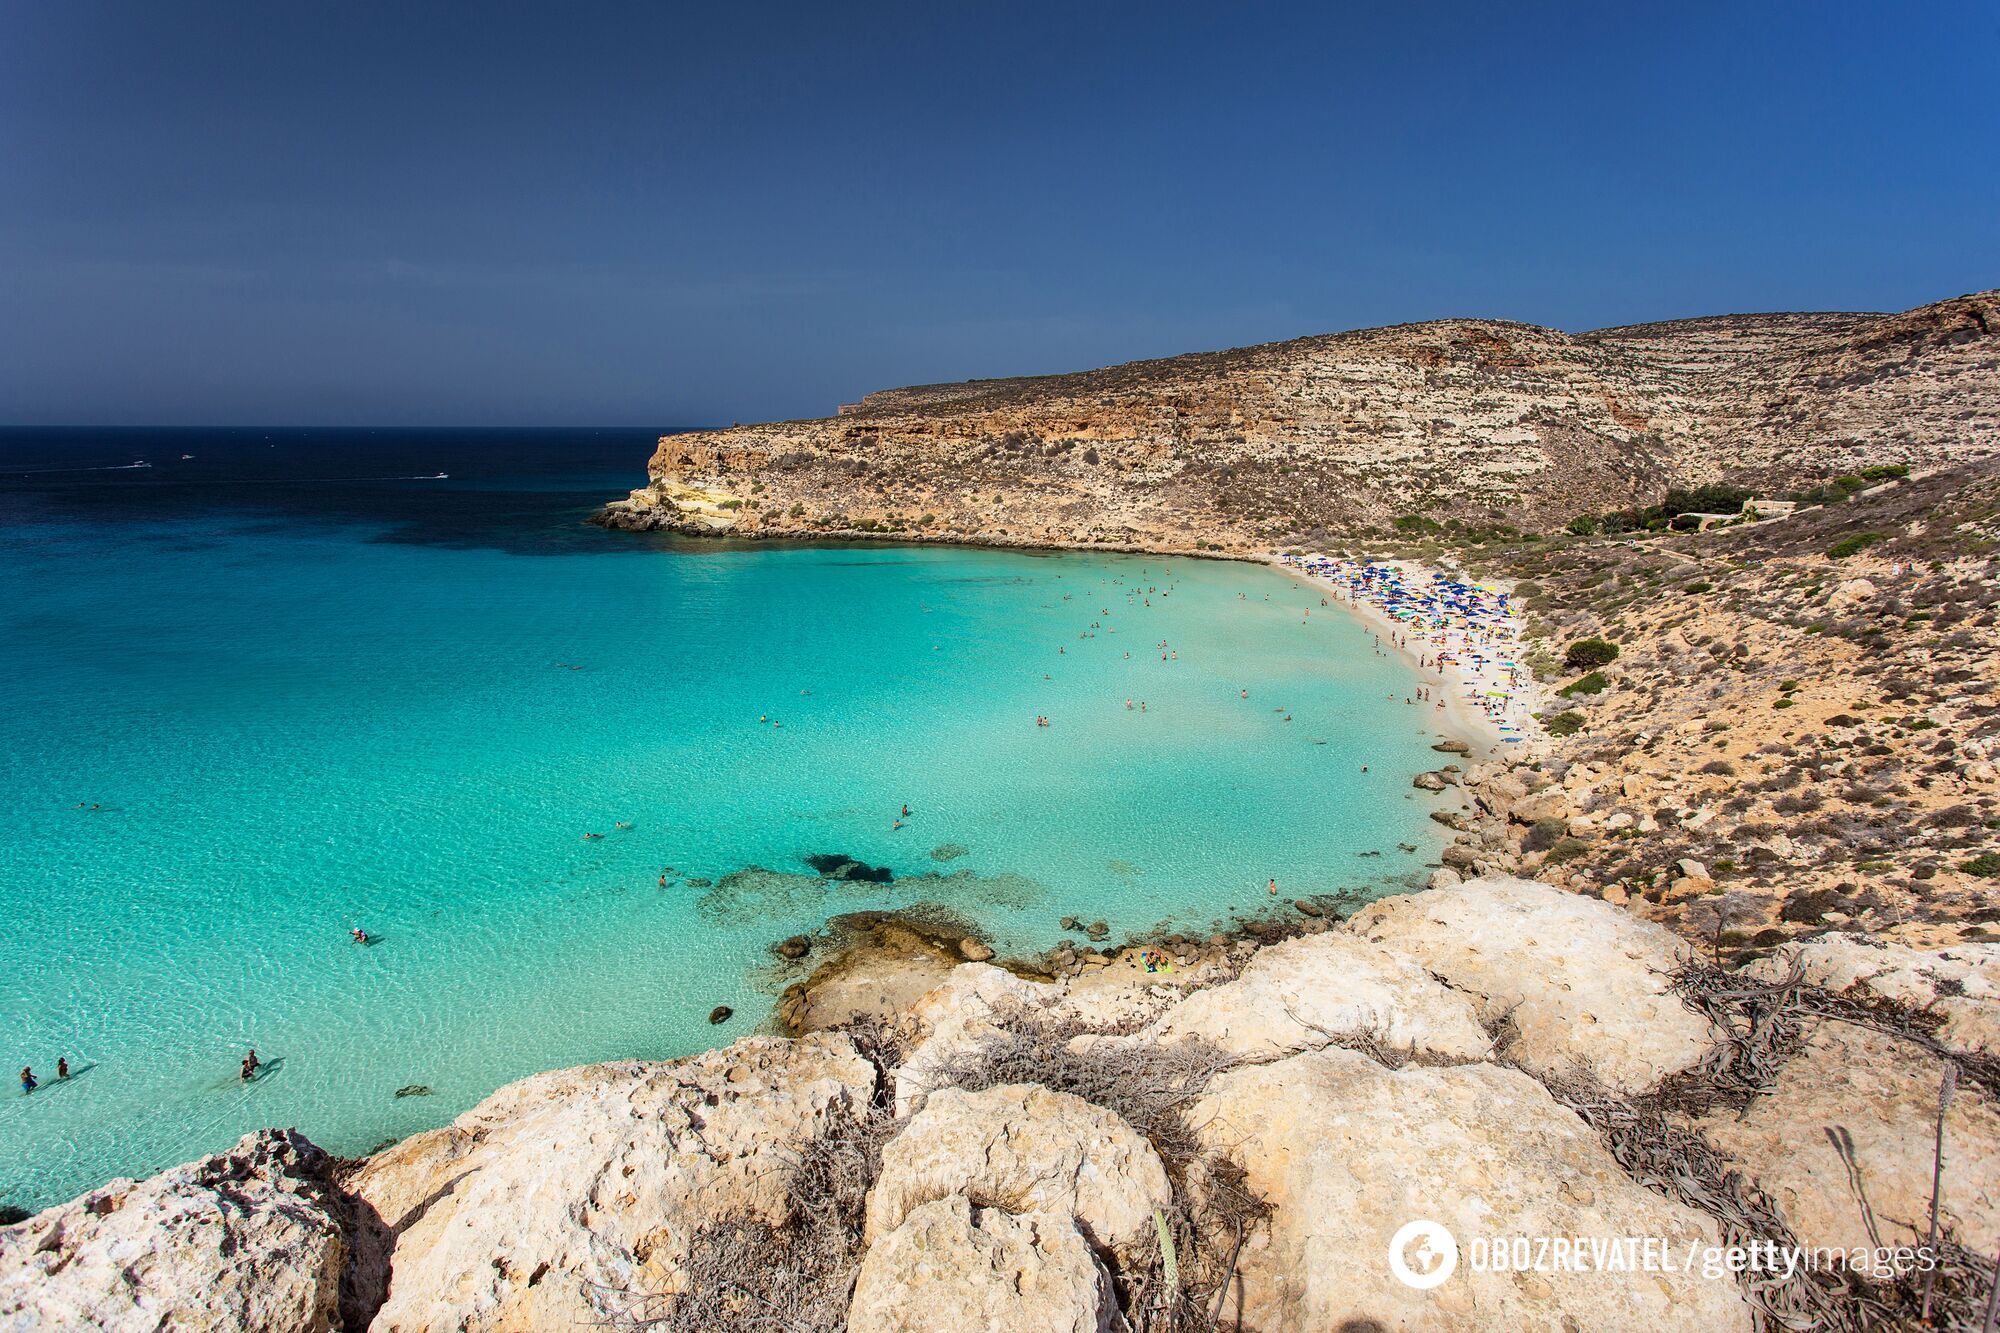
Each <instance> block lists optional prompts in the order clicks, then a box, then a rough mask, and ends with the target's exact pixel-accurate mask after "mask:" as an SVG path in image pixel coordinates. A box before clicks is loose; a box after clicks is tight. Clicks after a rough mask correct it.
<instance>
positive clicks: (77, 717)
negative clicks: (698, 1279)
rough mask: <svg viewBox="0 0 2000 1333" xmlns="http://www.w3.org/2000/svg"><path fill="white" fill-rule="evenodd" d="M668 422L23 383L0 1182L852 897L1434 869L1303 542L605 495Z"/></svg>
mask: <svg viewBox="0 0 2000 1333" xmlns="http://www.w3.org/2000/svg"><path fill="white" fill-rule="evenodd" d="M657 433H658V432H657V431H652V430H644V429H589V430H584V429H579V430H534V431H528V430H299V429H269V430H239V429H230V430H200V429H173V430H128V429H121V430H96V429H92V430H83V429H66V430H41V429H14V430H6V431H0V922H4V928H0V1059H4V1060H7V1061H10V1062H11V1063H9V1064H8V1065H7V1070H8V1072H9V1073H10V1075H11V1074H12V1071H13V1070H15V1069H16V1068H18V1067H20V1066H24V1065H26V1066H32V1067H33V1069H34V1072H35V1074H36V1075H37V1076H38V1077H39V1078H40V1079H41V1080H42V1086H41V1087H40V1089H39V1090H38V1091H36V1092H34V1093H33V1094H31V1095H23V1094H22V1093H21V1092H20V1091H19V1086H18V1082H17V1081H16V1080H15V1079H13V1078H12V1077H10V1078H9V1079H8V1080H7V1082H6V1083H5V1085H4V1087H0V1205H5V1206H9V1207H15V1208H27V1209H36V1208H40V1207H44V1206H47V1205H49V1204H51V1203H55V1202H59V1201H61V1200H63V1199H66V1198H69V1197H71V1196H72V1195H75V1194H77V1193H79V1192H81V1191H83V1190H86V1189H89V1188H92V1187H95V1186H97V1185H99V1184H101V1183H103V1182H104V1181H106V1180H107V1179H110V1178H112V1177H115V1176H120V1175H130V1176H142V1175H145V1174H148V1173H150V1172H154V1171H157V1170H159V1169H161V1168H163V1167H166V1166H169V1165H172V1164H174V1163H178V1162H182V1161H186V1160H189V1159H192V1158H194V1157H197V1156H200V1155H202V1154H204V1153H209V1152H214V1151H217V1150H220V1149H223V1148H225V1147H227V1146H228V1145H230V1144H231V1143H233V1142H234V1141H235V1140H236V1139H237V1138H238V1137H239V1136H241V1135H242V1134H244V1133H247V1132H249V1131H252V1130H255V1129H258V1128H260V1127H265V1126H296V1127H298V1128H299V1129H300V1130H301V1131H303V1132H304V1133H305V1134H306V1135H307V1136H308V1137H309V1138H311V1139H312V1140H313V1141H315V1142H316V1143H318V1144H320V1145H321V1146H322V1147H324V1148H326V1149H328V1150H330V1151H332V1152H335V1153H340V1154H361V1153H366V1152H368V1151H371V1150H372V1149H375V1148H377V1147H379V1146H381V1145H383V1144H384V1143H386V1142H388V1141H392V1140H394V1139H397V1138H400V1137H402V1136H405V1135H408V1134H411V1133H413V1132H416V1131H419V1130H423V1129H427V1128H431V1127H433V1126H436V1125H440V1124H443V1123H445V1122H447V1121H449V1120H450V1119H451V1118H452V1117H454V1116H456V1115H458V1114H459V1113H461V1112H463V1111H465V1110H466V1109H468V1108H469V1107H471V1106H472V1105H474V1104H475V1103H476V1102H478V1101H479V1100H480V1099H481V1098H483V1097H485V1096H486V1095H487V1094H489V1093H491V1092H492V1091H493V1090H494V1089H495V1088H497V1087H499V1086H501V1085H502V1084H504V1083H507V1082H509V1081H510V1080H513V1079H516V1078H519V1077H522V1076H524V1075H527V1074H530V1073H534V1072H537V1071H540V1070H544V1069H551V1068H560V1067H563V1066H567V1065H575V1064H583V1063H588V1062H592V1061H602V1060H610V1059H617V1058H628V1057H640V1058H667V1057H674V1056H679V1055H685V1054H688V1053H690V1052H693V1051H696V1050H700V1049H705V1048H707V1047H710V1046H714V1045H718V1044H722V1043H725V1042H727V1041H730V1040H732V1039H735V1038H737V1037H740V1036H744V1035H746V1034H749V1033H752V1032H755V1031H758V1030H759V1029H760V1028H768V1026H769V1024H770V1021H771V1015H772V1012H773V1009H774V1005H775V1002H776V998H777V995H778V993H779V992H780V990H781V989H782V987H783V985H784V984H785V983H786V982H787V981H789V980H794V979H796V978H797V976H798V975H799V973H798V971H797V970H796V969H788V968H787V966H786V965H785V964H782V963H781V962H780V961H779V960H777V959H776V958H774V956H773V954H772V952H771V949H770V946H771V945H772V943H773V942H774V941H779V940H782V939H784V938H785V937H787V936H791V935H794V934H798V933H811V932H814V931H816V930H818V929H820V928H822V927H823V925H824V923H825V922H826V921H827V919H828V918H829V917H831V916H834V915H837V914H841V913H846V912H854V911H864V910H880V909H905V910H912V909H915V910H924V911H941V912H946V913H950V914H952V915H954V916H955V917H957V918H958V919H961V920H963V921H965V922H967V923H969V924H970V925H972V926H973V927H975V928H976V929H977V930H978V931H979V932H981V934H982V936H983V937H984V938H986V939H987V940H988V941H989V942H991V943H992V944H993V945H994V946H995V947H996V948H998V949H1000V950H1002V951H1005V952H1020V953H1026V952H1029V951H1040V950H1043V949H1046V948H1048V947H1050V946H1051V945H1053V944H1055V943H1056V942H1058V941H1059V940H1061V939H1063V938H1065V936H1066V934H1068V932H1065V931H1064V930H1063V928H1062V926H1061V924H1060V922H1061V919H1062V918H1064V917H1066V916H1068V917H1076V918H1078V919H1080V920H1082V921H1085V922H1090V921H1095V920H1103V921H1104V922H1106V923H1107V924H1108V925H1109V927H1110V929H1111V932H1112V934H1111V939H1112V941H1113V942H1114V943H1115V942H1116V941H1118V940H1121V939H1124V938H1127V937H1131V936H1144V935H1146V934H1148V933H1154V932H1161V931H1166V930H1186V931H1200V932H1205V931H1208V930H1211V929H1215V928H1219V927H1225V926H1227V925H1228V924H1229V923H1231V922H1232V921H1237V920H1240V919H1242V918H1244V917H1246V916H1253V915H1257V914H1261V913H1264V912H1266V911H1268V910H1269V909H1270V907H1271V905H1272V899H1271V898H1270V896H1269V894H1268V892H1267V883H1268V881H1270V880H1273V879H1275V880H1276V881H1277V884H1278V888H1279V892H1280V895H1281V899H1282V900H1286V901H1288V900H1290V899H1293V898H1300V897H1306V896H1311V895H1340V896H1343V897H1345V898H1347V899H1350V900H1354V901H1361V900H1365V899H1368V898H1372V897H1377V896H1380V895H1382V894H1384V893H1390V892H1400V891H1405V890H1407V889H1409V888H1411V887H1414V886H1415V885H1417V884H1419V883H1421V880H1422V876H1423V873H1424V863H1425V862H1426V861H1428V860H1431V859H1433V857H1434V855H1435V852H1436V851H1437V850H1438V848H1439V846H1440V838H1441V836H1442V834H1441V830H1440V829H1439V826H1438V825H1437V824H1435V823H1434V822H1432V821H1431V820H1429V819H1428V818H1427V815H1428V812H1429V809H1430V808H1431V807H1430V804H1429V802H1430V801H1431V799H1432V798H1429V797H1427V796H1426V795H1425V794H1424V793H1421V792H1416V791H1414V790H1413V789H1412V787H1411V785H1410V778H1411V776H1412V774H1413V773H1415V772H1416V771H1418V770H1419V769H1421V768H1425V767H1429V766H1431V764H1432V763H1433V762H1434V761H1435V759H1436V756H1435V755H1434V754H1432V753H1431V751H1430V749H1429V745H1430V744H1431V742H1432V741H1434V740H1436V739H1437V737H1436V735H1435V734H1434V733H1433V732H1432V730H1431V729H1430V728H1431V726H1432V725H1433V723H1432V716H1433V715H1432V712H1431V710H1430V709H1427V708H1422V707H1411V706H1408V705H1406V704H1405V703H1404V699H1405V698H1406V696H1409V695H1410V694H1411V693H1412V692H1413V690H1414V687H1415V681H1414V678H1413V676H1412V674H1411V672H1410V669H1409V668H1408V666H1407V665H1406V664H1404V663H1403V662H1402V661H1401V660H1400V659H1398V658H1397V657H1395V656H1394V655H1392V654H1391V653H1390V652H1389V651H1388V650H1387V649H1383V648H1378V647H1377V646H1376V644H1375V642H1374V637H1373V635H1372V633H1371V632H1370V631H1368V630H1367V629H1365V628H1363V627H1362V626H1361V625H1360V623H1359V622H1358V621H1356V620H1354V619H1352V618H1350V617H1349V616H1348V615H1347V614H1346V613H1345V612H1344V611H1343V610H1342V609H1341V608H1340V607H1339V606H1338V605H1334V606H1328V605H1326V604H1325V603H1324V602H1323V601H1322V600H1321V598H1320V595H1319V593H1318V592H1317V591H1316V590H1315V589H1313V588H1312V587H1310V586H1307V585H1305V584H1303V583H1301V582H1299V581H1297V580H1294V579H1291V578H1288V577H1285V576H1283V575H1281V574H1279V573H1276V572H1274V571H1272V570H1270V569H1268V568H1265V567H1263V566H1259V565H1254V564H1245V563H1235V562H1226V561H1208V560H1193V559H1167V558H1159V557H1152V556H1140V555H1113V554H1096V553H1055V552H1030V551H1013V550H1006V551H1002V550H985V549H974V548H961V547H948V546H918V545H889V544H866V545H826V544H817V545H808V544H774V543H749V542H728V541H715V540H697V539H685V538H677V537H672V536H666V535H652V534H648V535H640V534H631V533H620V532H611V531H606V530H603V529H600V528H597V527H594V526H592V525H590V524H589V523H588V522H587V519H588V516H589V514H590V513H591V511H592V510H593V509H594V508H595V507H596V506H598V505H599V504H601V503H602V502H603V501H605V500H607V499H610V498H616V497H619V496H622V495H623V494H624V492H625V491H627V490H629V489H630V488H632V487H633V486H636V485H639V484H641V483H642V482H643V481H644V465H645V461H646V459H647V457H648V456H649V455H650V453H651V452H652V447H653V443H654V439H655V437H656V435H657ZM1039 719H1046V722H1047V725H1041V724H1040V722H1039V721H1038V720H1039ZM905 806H907V807H908V808H909V813H908V815H907V816H905V815H904V814H903V813H902V812H903V808H904V807H905ZM899 825H900V826H899ZM829 858H830V859H829ZM843 862H853V863H857V864H858V866H859V867H860V870H859V871H855V870H850V871H847V872H843V875H844V876H846V877H834V878H828V877H825V876H823V875H822V874H820V873H819V869H816V867H818V868H824V867H826V866H829V865H833V864H837V863H843ZM864 872H865V873H864ZM857 876H858V877H857ZM356 927H359V928H361V929H363V930H365V931H366V932H367V934H368V936H369V937H370V941H371V942H370V943H368V944H365V945H364V944H359V943H357V942H355V941H354V939H353V938H352V936H351V935H350V932H351V931H352V930H353V929H355V928H356ZM1072 937H1073V936H1072ZM718 1006H726V1007H728V1008H729V1009H730V1010H731V1011H732V1014H731V1016H730V1017H729V1018H728V1019H727V1020H726V1021H724V1022H722V1023H720V1024H713V1023H711V1021H710V1018H711V1014H712V1013H714V1012H715V1011H716V1010H717V1008H718ZM251 1048H254V1049H255V1050H256V1052H257V1054H258V1056H259V1058H260V1059H261V1060H262V1062H263V1066H264V1071H265V1072H264V1073H263V1075H262V1077H260V1078H258V1079H256V1080H254V1081H251V1082H248V1083H245V1082H244V1081H242V1080H241V1079H240V1078H239V1076H238V1068H239V1063H240V1062H241V1060H242V1058H243V1056H244V1054H245V1053H246V1052H247V1051H248V1050H250V1049H251ZM59 1058H61V1059H65V1060H67V1062H68V1065H69V1070H70V1077H69V1078H68V1079H67V1080H66V1081H58V1080H57V1079H56V1078H55V1070H56V1062H57V1060H58V1059H59Z"/></svg>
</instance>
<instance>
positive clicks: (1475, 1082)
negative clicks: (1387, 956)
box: [1195, 1049, 1750, 1333]
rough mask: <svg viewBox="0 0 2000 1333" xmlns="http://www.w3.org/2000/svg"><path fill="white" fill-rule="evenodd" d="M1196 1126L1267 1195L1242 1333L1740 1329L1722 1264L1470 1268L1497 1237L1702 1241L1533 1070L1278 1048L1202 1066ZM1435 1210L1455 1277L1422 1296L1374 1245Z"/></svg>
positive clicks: (1246, 1266)
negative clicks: (1711, 1272) (1451, 1246)
mask: <svg viewBox="0 0 2000 1333" xmlns="http://www.w3.org/2000/svg"><path fill="white" fill-rule="evenodd" d="M1195 1119H1196V1120H1197V1122H1198V1123H1202V1124H1203V1125H1204V1128H1203V1130H1202V1135H1203V1138H1204V1139H1205V1140H1206V1141H1207V1142H1208V1143H1209V1144H1210V1145H1211V1146H1212V1147H1214V1148H1215V1149H1217V1150H1219V1151H1221V1152H1223V1153H1225V1154H1227V1155H1228V1156H1230V1157H1232V1158H1233V1159H1235V1160H1236V1161H1237V1162H1238V1163H1240V1164H1241V1165H1242V1166H1243V1167H1244V1169H1245V1171H1246V1172H1247V1179H1246V1183H1247V1184H1248V1186H1249V1187H1250V1188H1251V1189H1252V1190H1253V1191H1254V1192H1255V1193H1256V1194H1258V1195H1259V1196H1260V1197H1262V1198H1263V1199H1264V1200H1265V1201H1266V1202H1268V1203H1269V1204H1270V1205H1271V1206H1272V1210H1273V1211H1272V1215H1271V1218H1270V1220H1269V1222H1268V1223H1267V1224H1266V1225H1265V1226H1264V1227H1262V1228H1260V1229H1258V1230H1256V1231H1254V1232H1252V1234H1251V1238H1250V1240H1249V1241H1248V1242H1247V1243H1246V1244H1245V1245H1244V1247H1243V1253H1242V1258H1241V1266H1240V1273H1241V1280H1242V1287H1241V1295H1240V1304H1239V1303H1238V1301H1239V1298H1238V1297H1234V1296H1232V1298H1231V1299H1232V1304H1231V1310H1230V1313H1234V1312H1236V1311H1238V1310H1240V1311H1241V1314H1242V1323H1243V1326H1244V1327H1245V1328H1248V1329H1256V1330H1263V1331H1264V1333H1277V1331H1278V1330H1290V1329H1341V1328H1357V1329H1359V1328H1371V1329H1372V1328H1411V1329H1427V1330H1429V1329H1436V1330H1468V1331H1470V1330H1485V1329H1503V1328H1505V1329H1515V1328H1521V1329H1526V1328H1536V1329H1559V1328H1583V1329H1620V1330H1623V1329H1630V1330H1652V1329H1682V1328H1686V1329H1702V1330H1705V1331H1719V1330H1724V1329H1740V1328H1748V1327H1749V1326H1750V1315H1749V1310H1748V1307H1747V1306H1746V1305H1745V1304H1744V1302H1743V1299H1742V1297H1741V1296H1740V1295H1739V1294H1738V1291H1737V1287H1736V1284H1735V1282H1734V1281H1733V1280H1732V1279H1730V1278H1729V1277H1728V1276H1727V1275H1726V1274H1725V1275H1723V1276H1722V1277H1721V1278H1720V1279H1719V1280H1710V1279H1708V1278H1705V1277H1703V1276H1701V1275H1700V1274H1699V1273H1688V1272H1685V1271H1676V1272H1629V1273H1560V1272H1551V1273H1523V1274H1519V1275H1514V1274H1508V1273H1490V1272H1488V1273H1481V1272H1475V1271H1473V1266H1472V1264H1471V1263H1470V1262H1469V1247H1470V1245H1471V1243H1472V1242H1473V1241H1474V1240H1475V1239H1489V1238H1493V1237H1499V1236H1528V1237H1535V1236H1565V1237H1575V1236H1586V1237H1599V1238H1605V1239H1614V1238H1622V1237H1626V1236H1652V1237H1664V1238H1667V1241H1668V1244H1669V1246H1678V1247H1679V1248H1680V1249H1682V1250H1685V1248H1686V1246H1687V1245H1688V1243H1689V1242H1699V1243H1701V1244H1703V1245H1711V1244H1715V1243H1716V1240H1717V1236H1716V1228H1715V1225H1714V1223H1713V1222H1712V1221H1710V1220H1709V1219H1708V1218H1707V1217H1706V1216H1704V1215H1702V1214H1700V1213H1697V1212H1695V1211H1694V1210H1693V1209H1690V1208H1686V1207H1683V1206H1682V1205H1680V1204H1677V1203H1674V1202H1671V1201H1670V1200H1668V1199H1665V1198H1663V1197H1661V1196H1660V1195H1657V1194H1654V1193H1653V1192H1652V1191H1650V1190H1648V1189H1646V1188H1644V1187H1643V1186H1640V1185H1638V1184H1635V1183H1634V1182H1633V1181H1632V1180H1631V1178H1630V1177H1628V1176H1626V1175H1625V1173H1624V1172H1623V1171H1621V1170H1620V1169H1619V1167H1618V1164H1617V1162H1616V1161H1614V1160H1613V1159H1612V1157H1611V1154H1610V1152H1609V1151H1608V1150H1607V1149H1606V1148H1605V1146H1604V1144H1603V1143H1602V1141H1601V1140H1599V1138H1598V1137H1597V1135H1596V1133H1594V1132H1593V1131H1592V1130H1591V1129H1590V1128H1589V1127H1588V1126H1586V1125H1585V1124H1584V1123H1583V1122H1582V1121H1581V1120H1580V1119H1578V1118H1577V1117H1576V1115H1575V1114H1574V1113H1572V1112H1571V1111H1569V1110H1568V1109H1567V1108H1565V1107H1563V1106H1561V1105H1559V1104H1558V1103H1557V1102H1556V1101H1555V1099H1554V1098H1552V1097H1550V1096H1549V1094H1548V1092H1547V1090H1545V1089H1544V1088H1543V1087H1542V1086H1541V1085H1540V1084H1539V1083H1537V1082H1535V1081H1534V1080H1533V1079H1531V1078H1529V1077H1528V1076H1527V1075H1525V1074H1522V1073H1520V1072H1519V1071H1517V1070H1512V1069H1503V1068H1500V1067H1498V1066H1495V1065H1459V1066H1454V1067H1450V1068H1426V1067H1421V1066H1415V1065H1411V1066H1405V1067H1404V1068H1402V1069H1398V1070H1390V1069H1387V1068H1384V1067H1383V1066H1382V1065H1379V1064H1377V1063H1376V1062H1375V1061H1373V1060H1371V1059H1369V1058H1368V1057H1367V1056H1364V1055H1362V1054H1360V1053H1359V1052H1356V1051H1348V1050H1341V1049H1331V1050H1324V1051H1316V1052H1310V1053H1307V1054H1303V1055H1295V1056H1291V1057H1289V1058H1288V1059H1284V1060H1280V1061H1277V1062H1276V1063H1273V1064H1268V1065H1257V1066H1252V1067H1249V1068H1244V1069H1238V1070H1234V1071H1232V1072H1230V1073H1227V1074H1224V1075H1222V1076H1221V1077H1219V1078H1218V1079H1217V1080H1216V1081H1215V1082H1214V1083H1213V1084H1212V1085H1211V1086H1210V1089H1209V1092H1208V1095H1207V1096H1205V1097H1204V1098H1203V1099H1202V1101H1201V1102H1200V1103H1199V1105H1198V1106H1197V1108H1196V1115H1195ZM1418 1219H1428V1220H1431V1221H1435V1222H1440V1223H1442V1224H1443V1225H1444V1226H1445V1227H1446V1228H1447V1229H1449V1230H1450V1231H1451V1233H1452V1234H1453V1236H1454V1237H1455V1238H1456V1240H1457V1243H1458V1246H1459V1249H1460V1262H1459V1266H1458V1270H1457V1272H1456V1273H1455V1274H1454V1275H1453V1276H1452V1277H1450V1278H1449V1279H1447V1280H1446V1281H1445V1282H1444V1284H1443V1285H1441V1286H1438V1287H1436V1288H1433V1289H1431V1290H1428V1291H1419V1290H1416V1289H1414V1288H1411V1287H1408V1286H1405V1285H1404V1284H1403V1283H1402V1282H1400V1281H1398V1280H1397V1279H1396V1278H1395V1276H1393V1275H1392V1273H1391V1271H1390V1269H1389V1257H1388V1256H1389V1241H1390V1238H1391V1237H1392V1236H1394V1235H1395V1234H1396V1232H1397V1231H1398V1230H1399V1229H1400V1228H1402V1227H1403V1226H1404V1224H1406V1223H1408V1222H1412V1221H1416V1220H1418Z"/></svg>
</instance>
